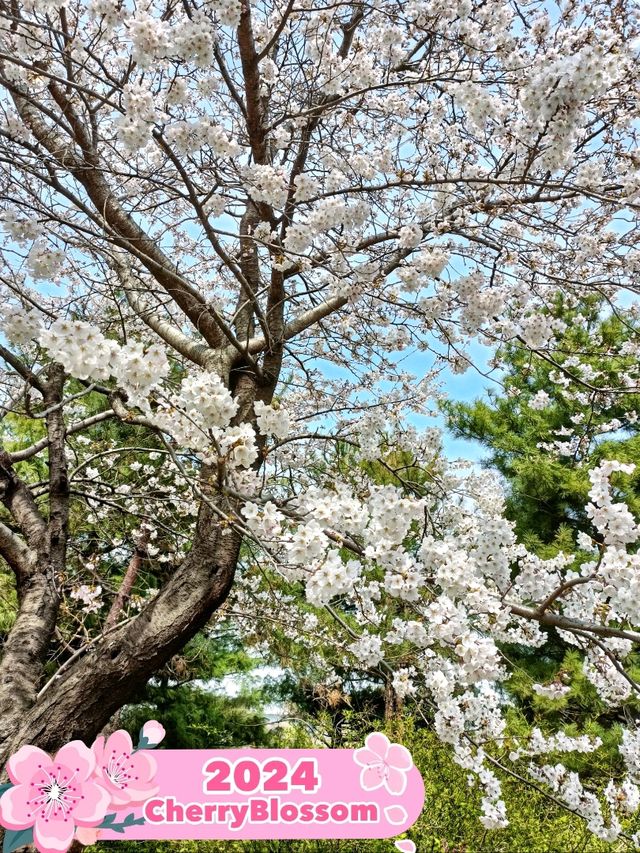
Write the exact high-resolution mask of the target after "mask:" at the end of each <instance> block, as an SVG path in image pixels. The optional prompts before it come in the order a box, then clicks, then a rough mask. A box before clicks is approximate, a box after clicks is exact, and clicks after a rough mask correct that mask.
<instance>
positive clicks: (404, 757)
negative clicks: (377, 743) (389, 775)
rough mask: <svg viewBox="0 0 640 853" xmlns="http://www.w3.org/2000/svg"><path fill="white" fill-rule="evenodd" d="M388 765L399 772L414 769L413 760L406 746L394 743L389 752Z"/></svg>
mask: <svg viewBox="0 0 640 853" xmlns="http://www.w3.org/2000/svg"><path fill="white" fill-rule="evenodd" d="M387 764H388V765H389V767H395V768H396V769H397V770H411V768H412V767H413V758H412V757H411V753H410V752H409V750H408V749H407V748H406V746H401V745H400V744H399V743H392V744H391V746H390V747H389V752H387Z"/></svg>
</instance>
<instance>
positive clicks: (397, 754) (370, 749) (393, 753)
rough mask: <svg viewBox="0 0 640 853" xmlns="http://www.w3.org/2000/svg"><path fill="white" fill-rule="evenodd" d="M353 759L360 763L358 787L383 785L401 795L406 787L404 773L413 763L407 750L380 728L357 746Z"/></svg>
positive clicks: (366, 789) (380, 786) (391, 791)
mask: <svg viewBox="0 0 640 853" xmlns="http://www.w3.org/2000/svg"><path fill="white" fill-rule="evenodd" d="M353 760H354V761H355V762H356V764H359V765H360V767H362V772H361V773H360V787H361V788H363V789H364V790H365V791H375V790H376V788H382V787H383V786H384V787H385V788H386V789H387V791H389V793H390V794H394V795H395V796H400V795H401V794H404V792H405V790H406V788H407V773H408V772H409V770H411V768H412V767H413V759H412V758H411V753H410V752H409V750H408V749H407V748H406V747H404V746H401V745H400V744H399V743H391V742H390V741H389V738H388V737H387V736H386V735H384V734H382V733H381V732H373V733H372V734H370V735H368V736H367V738H366V740H365V746H363V747H361V748H360V749H356V751H355V753H354V755H353Z"/></svg>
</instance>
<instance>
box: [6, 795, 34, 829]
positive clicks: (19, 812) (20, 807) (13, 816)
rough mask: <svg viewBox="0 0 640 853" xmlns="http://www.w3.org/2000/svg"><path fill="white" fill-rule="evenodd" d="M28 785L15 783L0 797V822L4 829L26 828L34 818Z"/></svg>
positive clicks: (31, 823)
mask: <svg viewBox="0 0 640 853" xmlns="http://www.w3.org/2000/svg"><path fill="white" fill-rule="evenodd" d="M30 796H31V793H30V791H29V786H28V785H15V786H14V787H13V788H9V790H8V791H5V792H4V794H3V795H2V796H1V797H0V823H2V825H3V826H4V827H5V828H6V829H26V828H27V827H28V826H32V825H33V822H34V820H35V818H34V816H33V808H32V807H31V806H30V805H29V797H30Z"/></svg>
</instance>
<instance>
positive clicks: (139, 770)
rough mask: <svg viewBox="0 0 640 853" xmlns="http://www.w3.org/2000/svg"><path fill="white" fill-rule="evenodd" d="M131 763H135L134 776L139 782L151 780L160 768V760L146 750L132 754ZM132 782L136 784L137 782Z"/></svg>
mask: <svg viewBox="0 0 640 853" xmlns="http://www.w3.org/2000/svg"><path fill="white" fill-rule="evenodd" d="M131 764H132V765H133V770H132V772H133V776H134V777H135V779H136V781H138V782H150V781H151V780H152V779H153V777H154V776H155V775H156V772H157V770H158V762H157V761H156V760H155V758H154V757H153V755H151V753H150V752H147V751H146V750H141V751H140V752H136V753H135V754H134V755H132V756H131ZM131 784H132V785H134V786H135V782H132V783H131ZM136 787H139V785H138V786H136Z"/></svg>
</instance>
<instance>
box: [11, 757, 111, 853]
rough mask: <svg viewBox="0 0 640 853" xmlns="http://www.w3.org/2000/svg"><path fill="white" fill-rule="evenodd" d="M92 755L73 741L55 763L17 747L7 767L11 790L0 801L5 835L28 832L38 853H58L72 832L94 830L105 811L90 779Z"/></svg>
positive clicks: (104, 800)
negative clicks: (22, 831) (82, 828)
mask: <svg viewBox="0 0 640 853" xmlns="http://www.w3.org/2000/svg"><path fill="white" fill-rule="evenodd" d="M95 766H96V759H95V755H94V754H93V752H92V751H91V750H90V749H89V748H88V747H86V746H85V745H84V744H83V743H82V742H81V741H79V740H76V741H72V742H71V743H68V744H66V745H65V746H63V747H62V748H61V749H60V750H59V751H58V752H57V753H56V756H55V758H51V756H49V755H47V753H46V752H43V750H41V749H38V748H37V747H35V746H23V747H21V748H20V749H19V750H18V752H16V754H15V755H12V756H11V758H10V759H9V761H8V762H7V771H8V774H9V778H10V779H11V781H12V782H13V786H12V787H11V788H9V789H8V790H7V791H5V792H4V794H3V795H2V797H1V798H0V822H1V823H2V825H3V826H4V827H5V828H6V829H10V830H24V829H28V828H30V827H33V842H34V844H35V846H36V848H37V850H39V851H40V853H63V851H65V850H67V848H68V847H69V845H70V844H71V842H72V841H73V835H74V832H75V830H76V827H95V826H98V825H99V824H100V823H101V822H102V820H103V818H104V816H105V814H106V811H107V808H108V806H109V800H110V797H109V793H108V791H107V790H105V788H104V787H102V786H101V785H99V784H98V782H97V780H96V779H95V778H94V777H93V772H94V770H95Z"/></svg>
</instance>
